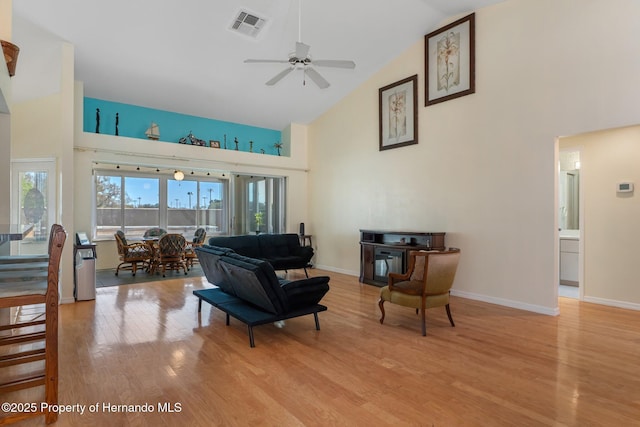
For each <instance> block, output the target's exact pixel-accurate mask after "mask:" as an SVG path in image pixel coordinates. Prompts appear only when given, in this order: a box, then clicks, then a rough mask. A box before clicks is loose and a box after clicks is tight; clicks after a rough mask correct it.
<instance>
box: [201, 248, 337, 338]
mask: <svg viewBox="0 0 640 427" xmlns="http://www.w3.org/2000/svg"><path fill="white" fill-rule="evenodd" d="M196 254H197V256H198V260H199V261H200V265H201V266H202V270H203V272H204V274H205V276H206V277H207V280H208V281H209V282H210V283H212V284H213V285H215V286H217V287H216V288H212V289H199V290H195V291H193V294H194V295H195V296H197V297H198V298H199V301H198V312H200V311H201V310H202V301H205V302H208V303H209V304H211V305H212V306H214V307H216V308H218V309H220V310H222V311H223V312H225V313H226V315H227V318H226V324H227V325H229V317H230V316H231V317H234V318H236V319H238V320H240V321H241V322H243V323H245V324H246V325H247V327H248V331H249V344H250V345H251V347H255V342H254V335H253V327H254V326H258V325H263V324H267V323H273V322H276V321H280V320H285V319H291V318H293V317H299V316H304V315H308V314H313V316H314V319H315V323H316V330H320V323H319V320H318V313H319V312H321V311H325V310H327V307H326V306H324V305H322V304H319V302H320V300H321V299H322V298H323V297H324V295H325V294H326V293H327V292H328V291H329V277H327V276H320V277H312V278H307V279H302V280H296V281H288V280H283V279H278V277H277V276H276V273H275V270H274V268H273V267H272V265H271V264H270V263H269V262H267V261H264V260H259V259H255V258H250V257H246V256H243V255H240V254H238V253H236V252H234V251H233V250H231V249H229V248H224V247H217V246H211V245H204V246H202V247H199V248H196Z"/></svg>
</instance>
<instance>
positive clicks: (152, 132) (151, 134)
mask: <svg viewBox="0 0 640 427" xmlns="http://www.w3.org/2000/svg"><path fill="white" fill-rule="evenodd" d="M144 134H145V135H147V138H149V139H152V140H154V141H157V140H158V139H160V126H158V125H157V124H155V123H154V122H151V126H149V128H148V129H147V131H146V132H145V133H144Z"/></svg>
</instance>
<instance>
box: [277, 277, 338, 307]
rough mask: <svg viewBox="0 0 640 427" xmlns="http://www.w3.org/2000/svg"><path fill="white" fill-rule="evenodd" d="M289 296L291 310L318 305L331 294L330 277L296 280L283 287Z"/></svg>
mask: <svg viewBox="0 0 640 427" xmlns="http://www.w3.org/2000/svg"><path fill="white" fill-rule="evenodd" d="M282 289H283V290H284V293H285V294H286V295H287V300H288V303H289V310H294V309H297V308H302V307H308V306H311V305H315V304H318V303H319V302H320V300H321V299H322V297H324V295H325V294H326V293H327V292H329V277H328V276H318V277H311V278H309V279H302V280H295V281H293V282H287V283H285V284H283V285H282Z"/></svg>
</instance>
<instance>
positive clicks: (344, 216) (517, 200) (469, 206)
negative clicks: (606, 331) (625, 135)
mask: <svg viewBox="0 0 640 427" xmlns="http://www.w3.org/2000/svg"><path fill="white" fill-rule="evenodd" d="M638 17H640V3H638V2H636V1H633V0H619V1H616V2H614V3H611V2H609V1H607V0H591V1H588V2H585V1H582V0H511V1H507V2H504V3H500V4H498V5H496V6H492V7H488V8H484V9H481V10H478V11H477V12H476V27H477V28H476V49H477V50H476V52H477V56H476V73H477V77H476V88H477V90H476V92H477V93H476V94H473V95H470V96H466V97H463V98H458V99H455V100H451V101H447V102H444V103H441V104H438V105H434V106H430V107H427V108H425V107H422V105H424V99H423V91H424V54H423V49H424V47H423V40H417V41H416V44H415V45H414V46H413V47H411V48H410V49H408V50H407V51H406V52H404V53H403V54H401V55H400V56H399V57H398V58H397V59H396V60H394V61H393V62H392V63H390V64H389V65H388V66H387V67H385V68H384V69H383V70H382V71H380V72H379V73H377V74H375V75H374V76H373V77H372V78H371V79H370V80H369V81H368V82H366V83H365V84H364V85H362V86H361V87H360V88H358V89H357V90H356V91H354V92H353V93H352V94H350V95H349V96H348V97H346V98H345V99H344V100H343V101H342V102H340V103H339V104H338V105H336V106H335V107H334V108H333V109H331V110H330V111H328V112H327V113H326V114H324V115H323V116H322V117H321V118H319V119H318V120H316V121H315V122H314V123H312V124H311V126H310V127H309V158H310V164H309V166H310V173H309V180H310V187H309V192H310V194H312V197H311V198H310V208H309V212H310V214H309V216H310V223H311V225H312V226H313V227H314V234H315V235H316V236H317V242H318V243H317V244H318V254H317V263H318V264H319V265H320V266H324V267H327V268H330V269H333V270H336V271H343V272H348V273H352V274H356V273H357V272H358V269H359V246H358V237H359V236H358V229H359V228H364V227H366V228H383V229H402V230H415V231H445V232H447V244H448V245H452V246H458V247H460V248H462V258H461V264H460V268H459V270H458V276H457V278H456V282H455V285H454V288H455V292H456V293H458V294H459V295H463V296H468V297H471V298H477V299H481V300H486V301H490V302H496V303H500V304H505V305H509V306H515V307H520V308H524V309H528V310H532V311H537V312H542V313H550V314H553V313H556V312H557V306H558V305H557V283H558V274H557V268H558V267H557V265H558V243H557V221H556V212H555V205H556V202H555V184H556V171H557V166H556V163H555V162H556V154H555V153H556V146H555V141H556V138H557V137H558V136H562V135H574V134H577V133H582V132H586V131H591V130H596V129H604V128H612V127H618V126H625V125H630V124H635V123H637V122H638V121H640V120H639V119H638V115H637V99H639V98H640V86H638V85H630V84H629V83H630V82H634V81H636V80H637V76H638V75H640V63H639V62H638V61H636V60H635V58H637V57H639V56H640V45H639V44H638V43H637V40H638V36H639V35H640V34H639V31H640V27H638V25H637V19H638ZM453 19H454V18H453V17H452V19H451V20H453ZM443 24H445V23H443ZM426 30H427V29H425V32H426ZM605 34H606V36H603V35H605ZM611 40H615V43H611ZM612 69H613V70H615V73H613V74H612V71H611V70H612ZM413 74H418V75H419V79H418V81H419V104H420V105H421V106H420V107H419V134H420V142H419V144H418V145H414V146H409V147H403V148H398V149H393V150H388V151H384V152H379V151H378V88H380V87H382V86H385V85H387V84H390V83H393V82H395V81H398V80H400V79H402V78H405V77H408V76H411V75H413Z"/></svg>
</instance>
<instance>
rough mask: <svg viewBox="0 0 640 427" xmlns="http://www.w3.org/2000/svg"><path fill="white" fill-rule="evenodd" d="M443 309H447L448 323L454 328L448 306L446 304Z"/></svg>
mask: <svg viewBox="0 0 640 427" xmlns="http://www.w3.org/2000/svg"><path fill="white" fill-rule="evenodd" d="M445 308H446V309H447V316H449V322H450V323H451V326H456V324H455V323H453V318H452V317H451V308H449V304H447V305H446V306H445Z"/></svg>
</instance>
